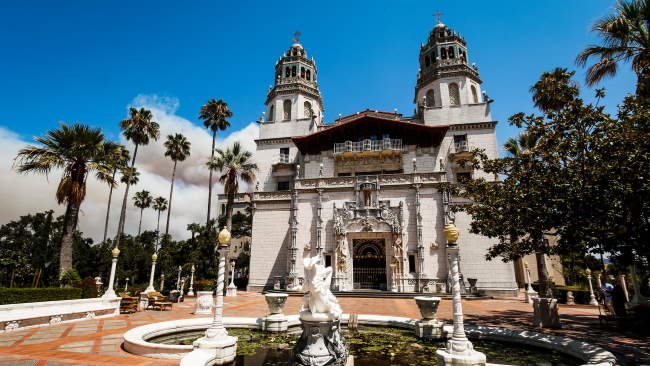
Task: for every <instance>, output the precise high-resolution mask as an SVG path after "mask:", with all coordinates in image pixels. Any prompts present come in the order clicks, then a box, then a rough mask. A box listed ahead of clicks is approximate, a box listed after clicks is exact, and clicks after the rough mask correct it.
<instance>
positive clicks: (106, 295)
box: [102, 247, 120, 298]
mask: <svg viewBox="0 0 650 366" xmlns="http://www.w3.org/2000/svg"><path fill="white" fill-rule="evenodd" d="M111 254H112V255H113V260H112V263H111V276H110V278H109V280H108V289H107V290H106V292H105V293H104V295H103V296H102V297H104V298H109V297H117V295H116V294H115V290H114V289H113V284H114V283H115V268H116V267H117V256H118V255H120V250H119V249H117V247H115V248H113V250H112V251H111Z"/></svg>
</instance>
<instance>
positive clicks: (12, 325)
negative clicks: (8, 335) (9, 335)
mask: <svg viewBox="0 0 650 366" xmlns="http://www.w3.org/2000/svg"><path fill="white" fill-rule="evenodd" d="M19 324H20V321H18V320H14V321H11V322H7V323H6V324H5V330H16V329H18V326H19Z"/></svg>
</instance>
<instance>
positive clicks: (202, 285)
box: [193, 280, 215, 292]
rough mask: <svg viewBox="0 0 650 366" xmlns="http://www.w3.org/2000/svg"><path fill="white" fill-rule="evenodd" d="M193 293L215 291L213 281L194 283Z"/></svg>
mask: <svg viewBox="0 0 650 366" xmlns="http://www.w3.org/2000/svg"><path fill="white" fill-rule="evenodd" d="M193 288H194V292H196V291H213V290H214V289H215V286H214V280H198V281H194V286H193Z"/></svg>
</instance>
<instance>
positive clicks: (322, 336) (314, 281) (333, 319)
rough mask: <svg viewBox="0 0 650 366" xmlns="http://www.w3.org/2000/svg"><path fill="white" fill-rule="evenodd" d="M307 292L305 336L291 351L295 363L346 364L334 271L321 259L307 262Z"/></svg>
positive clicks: (303, 317) (303, 318)
mask: <svg viewBox="0 0 650 366" xmlns="http://www.w3.org/2000/svg"><path fill="white" fill-rule="evenodd" d="M303 263H304V266H305V283H304V285H303V291H305V292H307V294H306V295H305V297H304V304H303V308H302V311H301V312H300V323H301V326H302V334H301V335H300V339H299V340H298V342H296V345H295V346H294V348H293V350H292V352H291V362H292V363H291V364H292V365H302V366H325V365H333V366H338V365H345V364H346V361H347V358H348V348H347V345H346V343H345V339H344V338H343V336H342V335H341V320H340V316H341V307H340V306H339V304H338V301H337V300H336V297H334V295H333V294H332V292H331V291H330V283H331V281H332V268H331V267H327V268H325V266H323V264H322V263H321V256H316V257H312V258H305V259H303Z"/></svg>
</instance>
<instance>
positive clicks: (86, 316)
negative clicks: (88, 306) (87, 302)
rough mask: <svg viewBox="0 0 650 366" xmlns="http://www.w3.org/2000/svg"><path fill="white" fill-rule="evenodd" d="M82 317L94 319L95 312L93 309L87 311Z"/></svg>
mask: <svg viewBox="0 0 650 366" xmlns="http://www.w3.org/2000/svg"><path fill="white" fill-rule="evenodd" d="M84 318H86V319H94V318H95V312H94V311H87V312H86V315H85V316H84Z"/></svg>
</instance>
